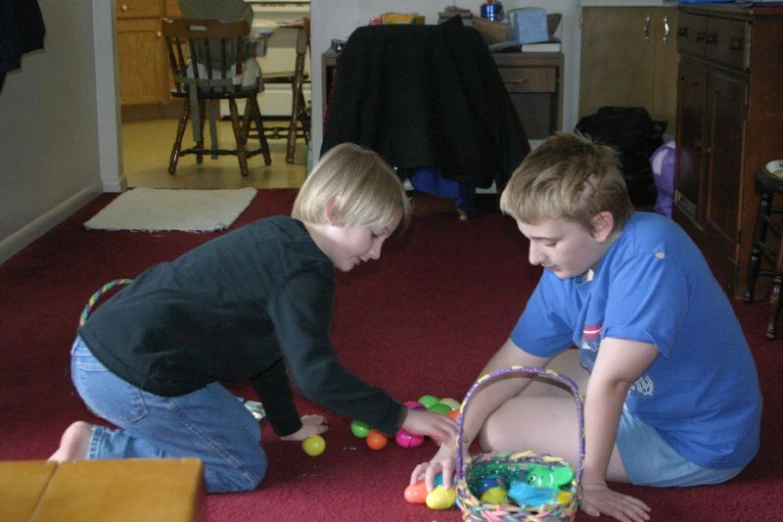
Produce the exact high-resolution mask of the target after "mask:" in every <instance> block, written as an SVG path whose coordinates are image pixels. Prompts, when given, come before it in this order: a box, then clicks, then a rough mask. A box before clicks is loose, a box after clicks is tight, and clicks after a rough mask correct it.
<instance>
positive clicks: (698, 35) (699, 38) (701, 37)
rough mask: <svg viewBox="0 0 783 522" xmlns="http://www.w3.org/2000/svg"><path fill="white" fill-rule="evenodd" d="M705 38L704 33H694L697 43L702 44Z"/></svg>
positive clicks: (705, 34)
mask: <svg viewBox="0 0 783 522" xmlns="http://www.w3.org/2000/svg"><path fill="white" fill-rule="evenodd" d="M706 37H707V32H706V31H699V32H698V33H696V41H697V42H703V41H704V39H705V38H706Z"/></svg>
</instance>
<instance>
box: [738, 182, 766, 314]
mask: <svg viewBox="0 0 783 522" xmlns="http://www.w3.org/2000/svg"><path fill="white" fill-rule="evenodd" d="M771 210H772V194H770V193H764V194H761V203H759V210H758V213H757V214H756V226H755V230H754V232H753V248H752V249H751V251H750V261H749V263H748V288H747V290H745V302H746V303H752V302H753V298H754V293H755V291H756V280H757V279H758V277H759V269H760V268H761V255H762V254H761V245H763V244H764V242H765V241H766V240H767V220H768V219H769V216H770V212H771Z"/></svg>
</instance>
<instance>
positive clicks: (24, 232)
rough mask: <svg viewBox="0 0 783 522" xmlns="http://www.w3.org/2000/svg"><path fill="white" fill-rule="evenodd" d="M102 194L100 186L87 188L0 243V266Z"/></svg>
mask: <svg viewBox="0 0 783 522" xmlns="http://www.w3.org/2000/svg"><path fill="white" fill-rule="evenodd" d="M102 192H103V189H102V187H101V186H100V185H94V186H91V187H87V188H85V189H83V190H81V191H79V192H77V193H76V194H74V195H73V196H72V197H70V198H68V199H67V200H65V201H63V202H62V203H60V204H59V205H57V206H56V207H54V208H53V209H51V210H49V211H48V212H46V213H44V214H42V215H40V216H38V217H37V218H36V219H34V220H33V221H31V222H30V223H28V224H27V225H25V226H24V227H22V228H21V229H20V230H18V231H17V232H15V233H13V234H11V235H10V236H9V237H7V238H6V239H4V240H2V241H0V265H1V264H3V263H5V262H6V261H8V260H9V259H11V257H13V256H15V255H16V254H18V253H19V252H21V250H22V249H23V248H25V247H26V246H27V245H29V244H30V243H32V242H33V241H35V240H36V239H38V238H39V237H41V236H42V235H43V234H44V233H45V232H48V231H49V230H51V229H52V228H53V227H54V226H55V225H58V224H59V223H60V222H61V221H63V220H65V219H66V218H67V217H69V216H70V215H71V214H73V213H74V212H76V211H77V210H79V209H80V208H82V207H83V206H84V205H86V204H87V203H89V202H90V201H92V200H93V199H95V198H96V197H98V196H99V195H100V194H101V193H102Z"/></svg>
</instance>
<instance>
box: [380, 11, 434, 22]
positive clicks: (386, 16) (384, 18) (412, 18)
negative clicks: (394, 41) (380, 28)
mask: <svg viewBox="0 0 783 522" xmlns="http://www.w3.org/2000/svg"><path fill="white" fill-rule="evenodd" d="M381 23H382V24H383V25H387V24H419V25H424V16H423V15H420V14H419V13H383V14H382V15H381Z"/></svg>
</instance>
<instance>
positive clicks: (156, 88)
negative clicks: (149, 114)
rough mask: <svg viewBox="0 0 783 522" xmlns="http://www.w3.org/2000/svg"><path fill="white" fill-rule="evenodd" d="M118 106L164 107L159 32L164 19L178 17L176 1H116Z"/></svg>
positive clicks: (162, 50) (164, 82)
mask: <svg viewBox="0 0 783 522" xmlns="http://www.w3.org/2000/svg"><path fill="white" fill-rule="evenodd" d="M116 13H117V58H118V61H119V72H120V81H119V84H120V104H121V105H123V106H129V105H154V104H164V103H168V102H169V100H170V94H169V73H168V62H167V61H166V53H165V46H164V43H163V38H162V35H161V32H160V21H161V18H163V17H164V16H166V17H176V16H181V13H180V10H179V6H178V4H177V0H116Z"/></svg>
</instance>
